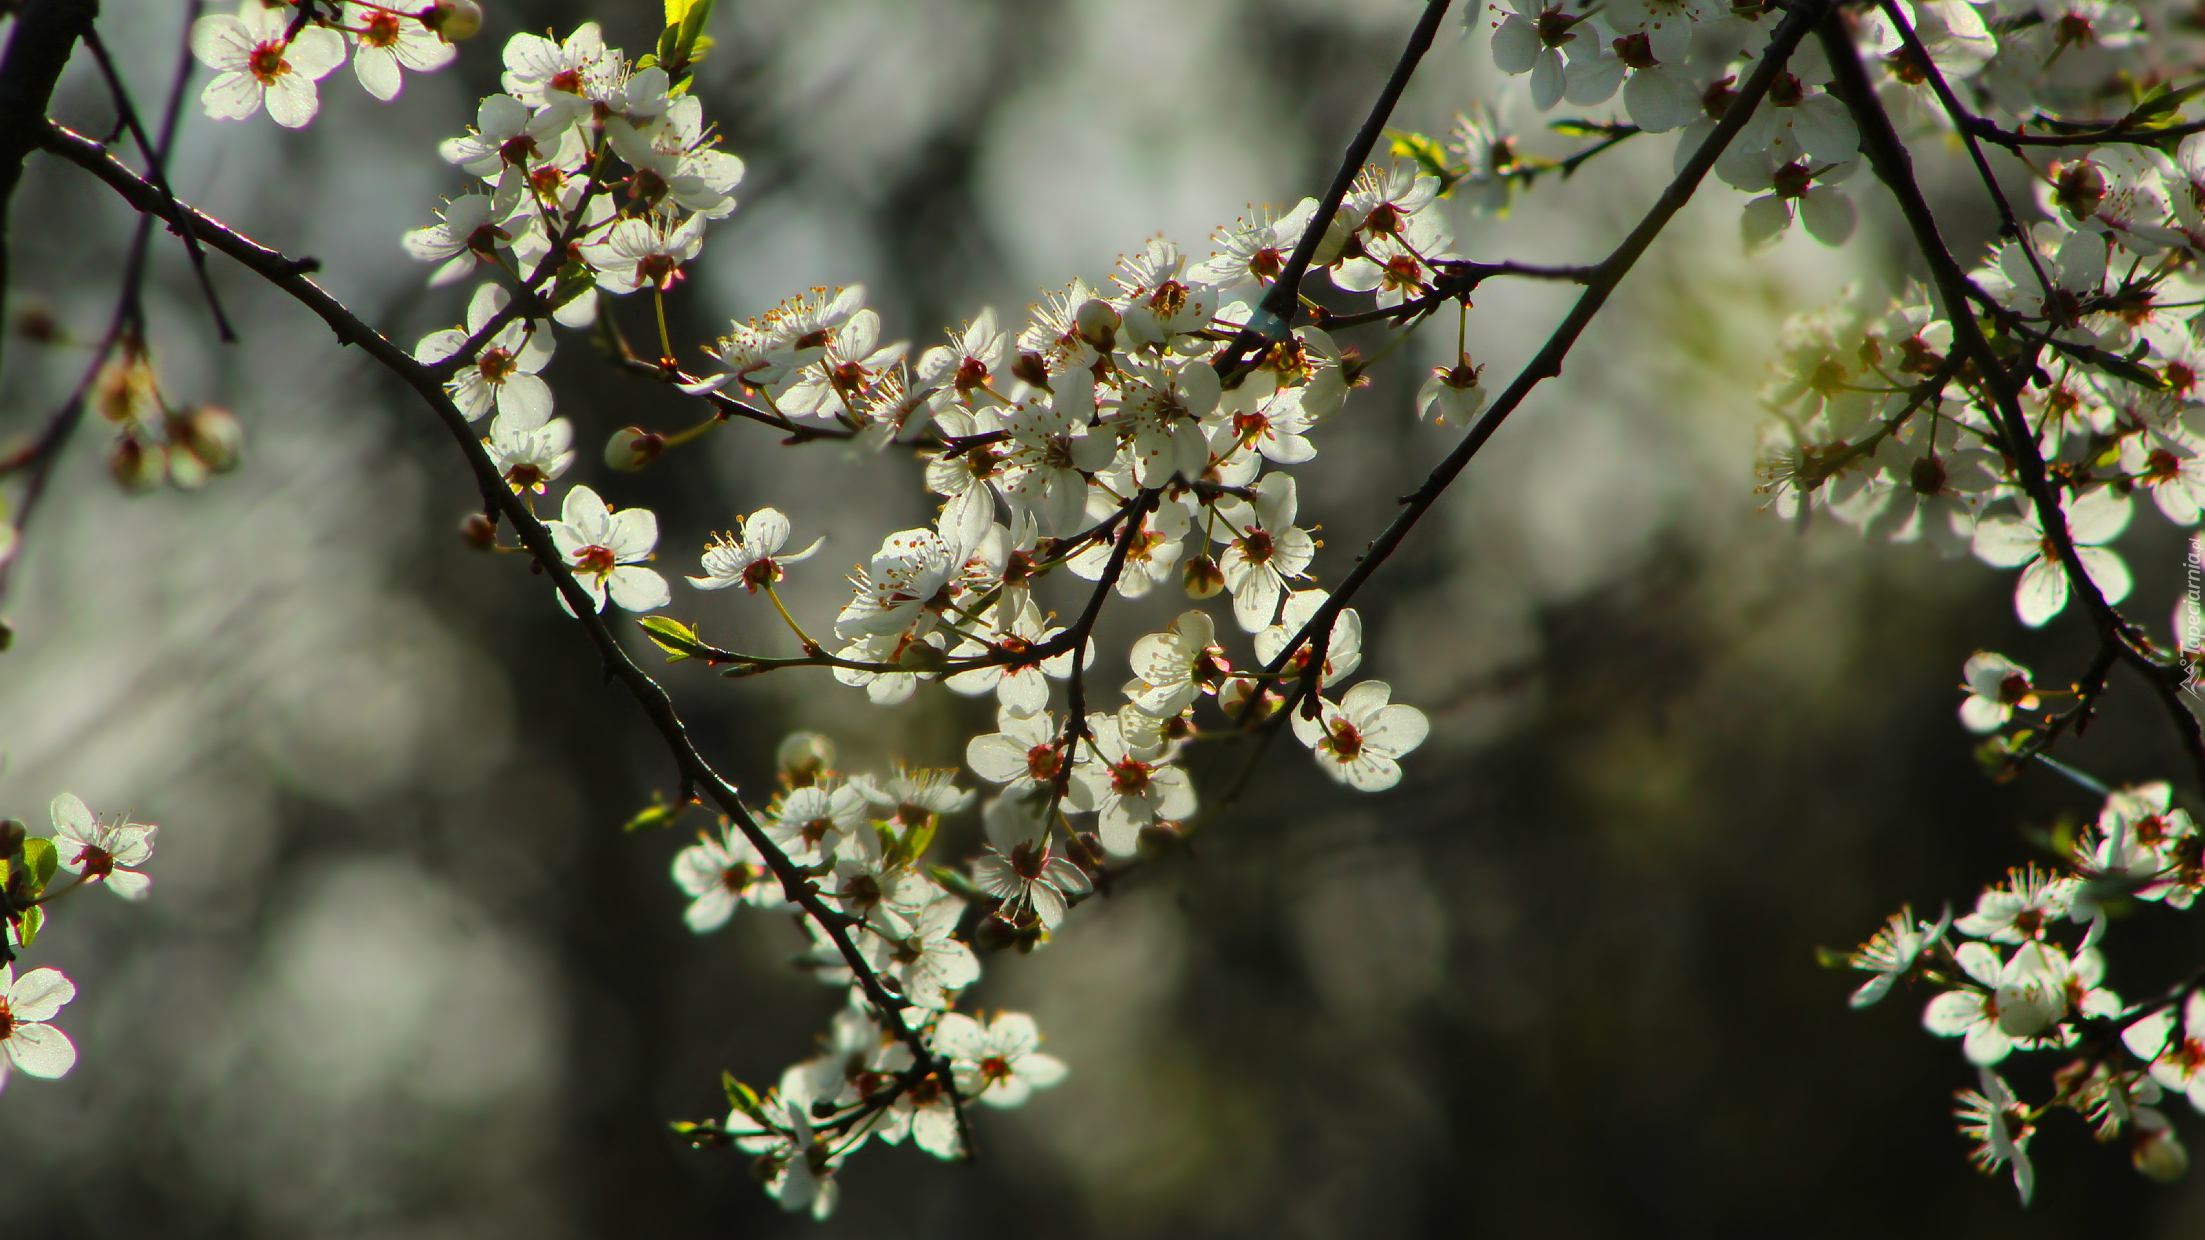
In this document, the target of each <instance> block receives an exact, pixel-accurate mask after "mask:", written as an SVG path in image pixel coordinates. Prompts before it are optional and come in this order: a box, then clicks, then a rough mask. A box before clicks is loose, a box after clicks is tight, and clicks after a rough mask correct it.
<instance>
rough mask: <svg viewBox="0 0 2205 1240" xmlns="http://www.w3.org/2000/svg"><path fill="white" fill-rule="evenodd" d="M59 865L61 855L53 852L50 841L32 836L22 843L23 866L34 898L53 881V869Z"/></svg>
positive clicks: (52, 843) (52, 845)
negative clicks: (28, 877) (26, 871)
mask: <svg viewBox="0 0 2205 1240" xmlns="http://www.w3.org/2000/svg"><path fill="white" fill-rule="evenodd" d="M60 863H61V854H60V853H59V852H57V851H56V850H55V848H54V842H53V841H52V840H49V839H46V838H44V837H43V836H33V837H31V838H30V839H27V840H25V841H23V866H24V868H25V869H26V870H28V871H30V880H31V886H32V887H33V888H34V890H33V891H32V893H31V894H32V895H33V896H34V897H35V896H36V895H37V894H38V892H41V891H44V890H45V889H46V884H47V883H49V882H51V881H53V877H54V867H55V866H57V865H59V864H60Z"/></svg>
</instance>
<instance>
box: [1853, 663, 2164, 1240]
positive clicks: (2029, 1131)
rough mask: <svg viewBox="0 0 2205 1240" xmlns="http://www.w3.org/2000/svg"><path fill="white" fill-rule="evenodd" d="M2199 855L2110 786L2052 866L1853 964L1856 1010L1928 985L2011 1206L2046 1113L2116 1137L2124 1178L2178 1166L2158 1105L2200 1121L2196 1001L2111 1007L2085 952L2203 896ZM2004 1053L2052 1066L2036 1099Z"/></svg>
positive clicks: (1978, 1133) (2152, 797)
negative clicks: (2136, 907) (2139, 921)
mask: <svg viewBox="0 0 2205 1240" xmlns="http://www.w3.org/2000/svg"><path fill="white" fill-rule="evenodd" d="M1983 658H1985V656H1978V659H1979V660H1980V659H1983ZM2023 675H2024V678H2025V673H2024V674H2023ZM1978 700H1979V697H1971V699H1970V703H1971V705H1972V704H1973V703H1974V702H1976V701H1978ZM2201 858H2205V835H2201V834H2200V833H2199V831H2198V828H2197V824H2196V823H2195V821H2193V820H2192V819H2191V817H2190V815H2189V814H2188V813H2187V812H2186V811H2184V810H2182V809H2179V808H2176V807H2175V806H2174V805H2173V804H2172V790H2171V789H2170V788H2169V786H2168V785H2167V784H2164V783H2153V784H2145V785H2142V786H2139V787H2133V788H2120V789H2115V790H2112V791H2110V792H2108V793H2107V794H2106V798H2105V802H2104V804H2103V807H2102V808H2101V810H2100V812H2099V815H2098V818H2097V821H2096V822H2094V823H2092V824H2090V825H2088V826H2086V827H2084V828H2083V829H2081V830H2080V831H2077V832H2074V833H2073V835H2072V838H2070V839H2069V840H2067V841H2066V843H2065V844H2064V846H2063V847H2062V848H2061V850H2060V853H2059V855H2058V860H2059V863H2060V864H2059V868H2058V869H2056V870H2053V871H2047V870H2043V869H2039V868H2038V867H2036V866H2034V865H2031V866H2027V867H2024V868H2021V869H2017V870H2014V871H2013V872H2012V873H2010V874H2009V875H2008V876H2007V877H2006V878H2005V880H2004V881H2002V882H2000V883H1997V884H1994V885H1993V886H1991V887H1989V888H1987V889H1985V890H1984V892H1983V893H1982V894H1981V895H1980V896H1979V897H1978V898H1977V900H1976V902H1975V908H1974V911H1972V912H1970V913H1968V914H1967V915H1966V916H1964V917H1960V918H1958V919H1954V918H1953V917H1952V916H1951V914H1950V913H1949V912H1948V913H1947V914H1946V915H1945V916H1944V917H1941V918H1939V919H1938V920H1937V921H1936V922H1935V923H1934V924H1932V923H1928V922H1924V921H1922V920H1921V919H1919V918H1917V917H1916V916H1915V915H1914V914H1913V913H1912V912H1911V911H1910V910H1901V911H1900V912H1899V913H1897V914H1895V915H1894V916H1893V917H1892V918H1891V919H1890V920H1889V921H1888V922H1887V923H1886V924H1885V925H1884V927H1883V928H1882V929H1881V930H1879V931H1878V932H1877V933H1876V935H1875V937H1874V938H1872V939H1870V940H1869V941H1868V942H1867V943H1866V944H1865V945H1863V946H1862V947H1861V948H1860V949H1859V950H1858V951H1856V952H1854V953H1853V955H1852V957H1851V962H1852V964H1853V966H1854V967H1855V968H1858V969H1862V970H1865V971H1867V972H1869V973H1870V974H1872V976H1871V977H1870V978H1869V980H1868V981H1867V982H1866V983H1865V984H1864V985H1862V986H1861V987H1860V989H1859V990H1858V991H1856V992H1855V993H1854V996H1853V1006H1855V1007H1865V1006H1868V1005H1869V1004H1872V1003H1875V1002H1876V1001H1878V1000H1879V999H1881V998H1883V997H1884V995H1885V994H1887V993H1888V992H1889V991H1890V990H1891V988H1892V987H1893V985H1894V984H1895V983H1898V982H1902V981H1903V982H1908V983H1920V984H1925V985H1929V986H1933V987H1938V988H1940V992H1939V993H1938V994H1937V995H1936V996H1935V997H1934V998H1932V999H1931V1000H1930V1001H1929V1004H1928V1006H1927V1008H1926V1009H1925V1010H1924V1011H1923V1013H1922V1023H1923V1025H1924V1026H1925V1027H1927V1028H1928V1030H1929V1031H1930V1032H1931V1033H1933V1034H1936V1035H1938V1036H1939V1037H1947V1038H1958V1039H1960V1042H1961V1050H1962V1053H1963V1054H1964V1055H1965V1056H1966V1058H1967V1060H1968V1062H1970V1063H1971V1064H1974V1065H1975V1066H1976V1067H1977V1069H1978V1070H1979V1073H1980V1077H1981V1089H1980V1090H1979V1091H1969V1092H1965V1093H1963V1094H1962V1097H1961V1107H1960V1118H1961V1126H1962V1129H1963V1130H1964V1131H1965V1132H1967V1133H1969V1134H1970V1135H1971V1136H1972V1137H1973V1138H1974V1140H1975V1142H1976V1151H1975V1158H1976V1161H1977V1163H1978V1165H1980V1166H1982V1167H1983V1168H1984V1169H1985V1170H1986V1171H1988V1170H1993V1169H1995V1168H1998V1167H2001V1166H2003V1167H2007V1168H2009V1169H2010V1170H2011V1172H2012V1175H2013V1177H2014V1184H2015V1186H2016V1187H2017V1188H2018V1189H2019V1190H2020V1192H2021V1197H2022V1200H2023V1201H2027V1200H2028V1198H2029V1196H2030V1194H2031V1193H2032V1191H2033V1190H2034V1186H2035V1174H2036V1173H2035V1169H2034V1166H2033V1164H2032V1163H2031V1162H2030V1159H2029V1139H2030V1137H2031V1136H2032V1135H2034V1133H2035V1131H2036V1129H2037V1126H2038V1124H2039V1123H2040V1122H2041V1121H2042V1120H2043V1118H2044V1117H2045V1116H2046V1115H2047V1114H2049V1113H2051V1112H2052V1111H2054V1110H2058V1109H2066V1110H2071V1111H2074V1112H2076V1113H2077V1114H2079V1115H2081V1116H2082V1117H2083V1118H2084V1119H2086V1120H2087V1121H2088V1122H2089V1123H2090V1124H2091V1125H2092V1126H2093V1128H2094V1130H2095V1132H2096V1135H2097V1137H2098V1139H2099V1140H2101V1141H2111V1140H2114V1139H2116V1138H2121V1137H2125V1138H2126V1139H2127V1140H2128V1142H2129V1149H2130V1156H2131V1159H2132V1160H2133V1161H2134V1163H2135V1165H2136V1167H2137V1169H2138V1170H2139V1171H2141V1172H2143V1173H2144V1174H2146V1175H2149V1176H2151V1177H2153V1178H2154V1179H2174V1178H2177V1177H2179V1176H2180V1175H2181V1174H2182V1173H2183V1171H2184V1170H2185V1169H2187V1167H2188V1165H2189V1155H2188V1152H2187V1151H2186V1149H2185V1148H2184V1146H2183V1144H2182V1141H2181V1138H2180V1136H2179V1135H2178V1134H2177V1133H2176V1132H2175V1129H2174V1126H2173V1125H2172V1123H2170V1122H2169V1121H2168V1119H2167V1117H2166V1115H2165V1113H2164V1112H2162V1111H2161V1110H2159V1109H2158V1107H2159V1104H2160V1103H2161V1102H2162V1101H2163V1099H2164V1097H2165V1095H2166V1093H2167V1091H2170V1090H2171V1091H2174V1092H2177V1093H2181V1094H2184V1095H2186V1096H2187V1097H2188V1098H2189V1099H2190V1101H2191V1104H2192V1105H2193V1106H2196V1107H2198V1108H2199V1109H2201V1110H2205V994H2201V993H2200V992H2199V987H2198V986H2197V985H2196V984H2195V983H2194V982H2193V983H2185V984H2184V985H2181V986H2178V987H2176V988H2175V989H2174V990H2172V991H2170V992H2168V993H2167V994H2165V995H2162V996H2159V997H2157V998H2154V999H2152V1000H2149V1001H2146V1002H2142V1003H2136V1004H2124V1003H2123V1002H2122V1000H2121V997H2120V996H2119V995H2118V994H2115V993H2114V992H2113V991H2112V990H2111V989H2109V988H2107V986H2106V985H2105V972H2106V966H2105V958H2104V953H2103V950H2102V948H2101V946H2100V945H2101V943H2102V942H2103V940H2104V938H2105V933H2106V927H2107V924H2108V913H2109V911H2113V910H2118V909H2121V908H2125V907H2128V906H2130V905H2133V904H2134V903H2136V902H2145V903H2157V904H2163V905H2165V906H2166V907H2169V908H2176V909H2187V908H2188V907H2189V906H2190V905H2191V904H2192V903H2193V902H2195V900H2196V899H2197V896H2198V893H2199V891H2200V890H2205V861H2201ZM2107 1035H2117V1036H2107ZM2016 1052H2023V1053H2027V1052H2049V1053H2053V1054H2056V1055H2059V1056H2061V1057H2063V1058H2064V1059H2065V1060H2066V1063H2065V1064H2064V1065H2063V1066H2062V1067H2060V1068H2059V1069H2058V1070H2057V1071H2055V1072H2054V1073H2053V1074H2052V1086H2053V1092H2052V1095H2051V1096H2050V1097H2049V1098H2048V1099H2046V1100H2045V1101H2043V1102H2041V1103H2029V1102H2025V1101H2023V1100H2022V1098H2021V1096H2020V1094H2019V1093H2018V1092H2017V1091H2016V1090H2014V1088H2013V1087H2012V1086H2011V1085H2010V1084H2008V1083H2007V1081H2006V1080H2005V1079H2004V1078H2003V1077H2001V1076H2000V1075H1999V1074H1998V1073H1997V1072H1996V1071H1995V1070H1994V1069H1995V1068H1996V1066H1997V1065H1999V1064H2001V1063H2002V1062H2004V1061H2005V1060H2006V1059H2007V1058H2008V1057H2009V1056H2011V1055H2013V1054H2015V1053H2016Z"/></svg>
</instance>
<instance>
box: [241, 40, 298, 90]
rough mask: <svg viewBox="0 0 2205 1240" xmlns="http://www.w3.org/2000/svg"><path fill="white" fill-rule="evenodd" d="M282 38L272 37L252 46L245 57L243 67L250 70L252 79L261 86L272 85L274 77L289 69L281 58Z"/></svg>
mask: <svg viewBox="0 0 2205 1240" xmlns="http://www.w3.org/2000/svg"><path fill="white" fill-rule="evenodd" d="M285 46H287V45H286V44H285V43H284V41H283V40H281V39H274V40H270V41H269V42H266V43H262V44H259V45H258V46H256V47H254V48H253V50H252V53H251V54H250V55H248V56H247V57H246V58H245V67H246V68H247V69H249V70H251V72H252V75H253V79H254V80H255V81H257V82H259V83H260V84H261V85H262V86H273V85H275V84H276V79H277V78H279V77H282V76H283V75H284V74H286V73H289V72H290V71H291V66H290V65H289V64H287V63H285V61H284V59H283V49H284V47H285Z"/></svg>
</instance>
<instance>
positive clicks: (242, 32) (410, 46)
mask: <svg viewBox="0 0 2205 1240" xmlns="http://www.w3.org/2000/svg"><path fill="white" fill-rule="evenodd" d="M481 28H482V8H481V6H480V5H478V4H476V3H475V0H428V3H426V4H425V5H423V6H422V7H421V8H418V9H416V8H399V7H396V6H392V5H384V4H376V3H373V2H372V0H344V2H343V3H342V4H338V3H330V2H327V0H323V2H321V3H317V0H272V2H271V0H245V2H244V4H243V5H241V6H240V7H239V8H238V11H237V12H236V13H235V14H234V15H233V14H228V13H212V14H209V15H207V16H205V17H202V18H200V19H199V20H198V21H197V22H196V23H194V24H193V25H192V29H191V50H192V54H193V55H194V56H196V57H198V59H199V63H200V64H202V65H205V66H206V67H207V68H208V69H209V70H211V71H212V72H213V74H214V76H213V77H212V78H210V79H208V81H207V84H206V86H205V87H204V88H203V89H202V90H201V91H200V92H199V102H200V104H201V106H203V107H204V108H205V109H206V111H207V115H209V116H212V117H214V118H216V119H217V120H243V119H245V118H246V117H249V116H253V115H255V114H257V113H258V112H259V111H260V110H261V109H262V108H264V107H265V108H266V109H267V110H268V118H269V119H270V120H273V121H274V122H275V123H276V124H278V125H282V126H284V127H285V128H287V129H298V128H301V127H303V126H305V125H308V124H311V123H312V122H313V120H314V114H315V113H316V112H318V111H320V110H321V95H320V91H319V89H318V88H317V86H316V83H318V82H320V81H321V80H322V79H323V78H325V77H328V76H329V74H330V73H331V72H332V71H334V70H335V69H336V68H337V66H339V65H341V64H343V63H344V62H345V57H346V56H347V55H348V54H349V55H350V56H351V57H352V72H353V73H354V75H355V76H357V77H358V78H359V79H360V88H361V89H363V90H365V91H367V93H369V94H370V95H373V96H375V97H376V98H377V99H383V100H389V99H395V98H397V97H398V91H399V88H400V87H401V85H402V84H403V79H404V77H405V70H408V69H411V70H413V71H414V72H415V73H432V72H434V71H436V70H438V69H441V68H443V67H444V66H445V65H448V64H450V63H451V62H452V60H453V59H454V57H456V56H457V55H458V51H457V49H456V48H454V47H453V46H452V45H453V43H455V42H457V41H458V40H461V39H466V38H469V37H471V36H472V35H473V34H474V33H475V32H476V31H478V30H480V29H481Z"/></svg>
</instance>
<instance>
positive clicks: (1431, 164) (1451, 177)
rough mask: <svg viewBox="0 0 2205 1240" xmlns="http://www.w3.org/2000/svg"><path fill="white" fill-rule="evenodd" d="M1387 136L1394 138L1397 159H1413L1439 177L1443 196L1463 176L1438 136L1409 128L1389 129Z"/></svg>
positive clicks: (1394, 153) (1394, 151) (1425, 169)
mask: <svg viewBox="0 0 2205 1240" xmlns="http://www.w3.org/2000/svg"><path fill="white" fill-rule="evenodd" d="M1386 136H1387V137H1389V138H1392V139H1393V156H1394V158H1395V159H1413V160H1415V161H1416V164H1417V167H1419V168H1422V169H1423V170H1424V171H1426V172H1429V173H1431V174H1432V175H1433V176H1435V177H1438V178H1439V184H1440V191H1439V192H1440V194H1441V196H1443V197H1444V196H1445V195H1446V193H1447V191H1449V190H1451V189H1453V188H1454V187H1455V182H1457V181H1460V180H1461V179H1462V178H1463V170H1462V169H1460V168H1456V167H1453V166H1451V165H1450V164H1449V163H1448V162H1447V148H1446V146H1445V145H1443V144H1442V143H1441V142H1440V141H1439V140H1438V139H1437V138H1432V137H1427V136H1426V135H1424V134H1420V133H1417V132H1415V131H1413V130H1408V129H1389V130H1387V131H1386Z"/></svg>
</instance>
